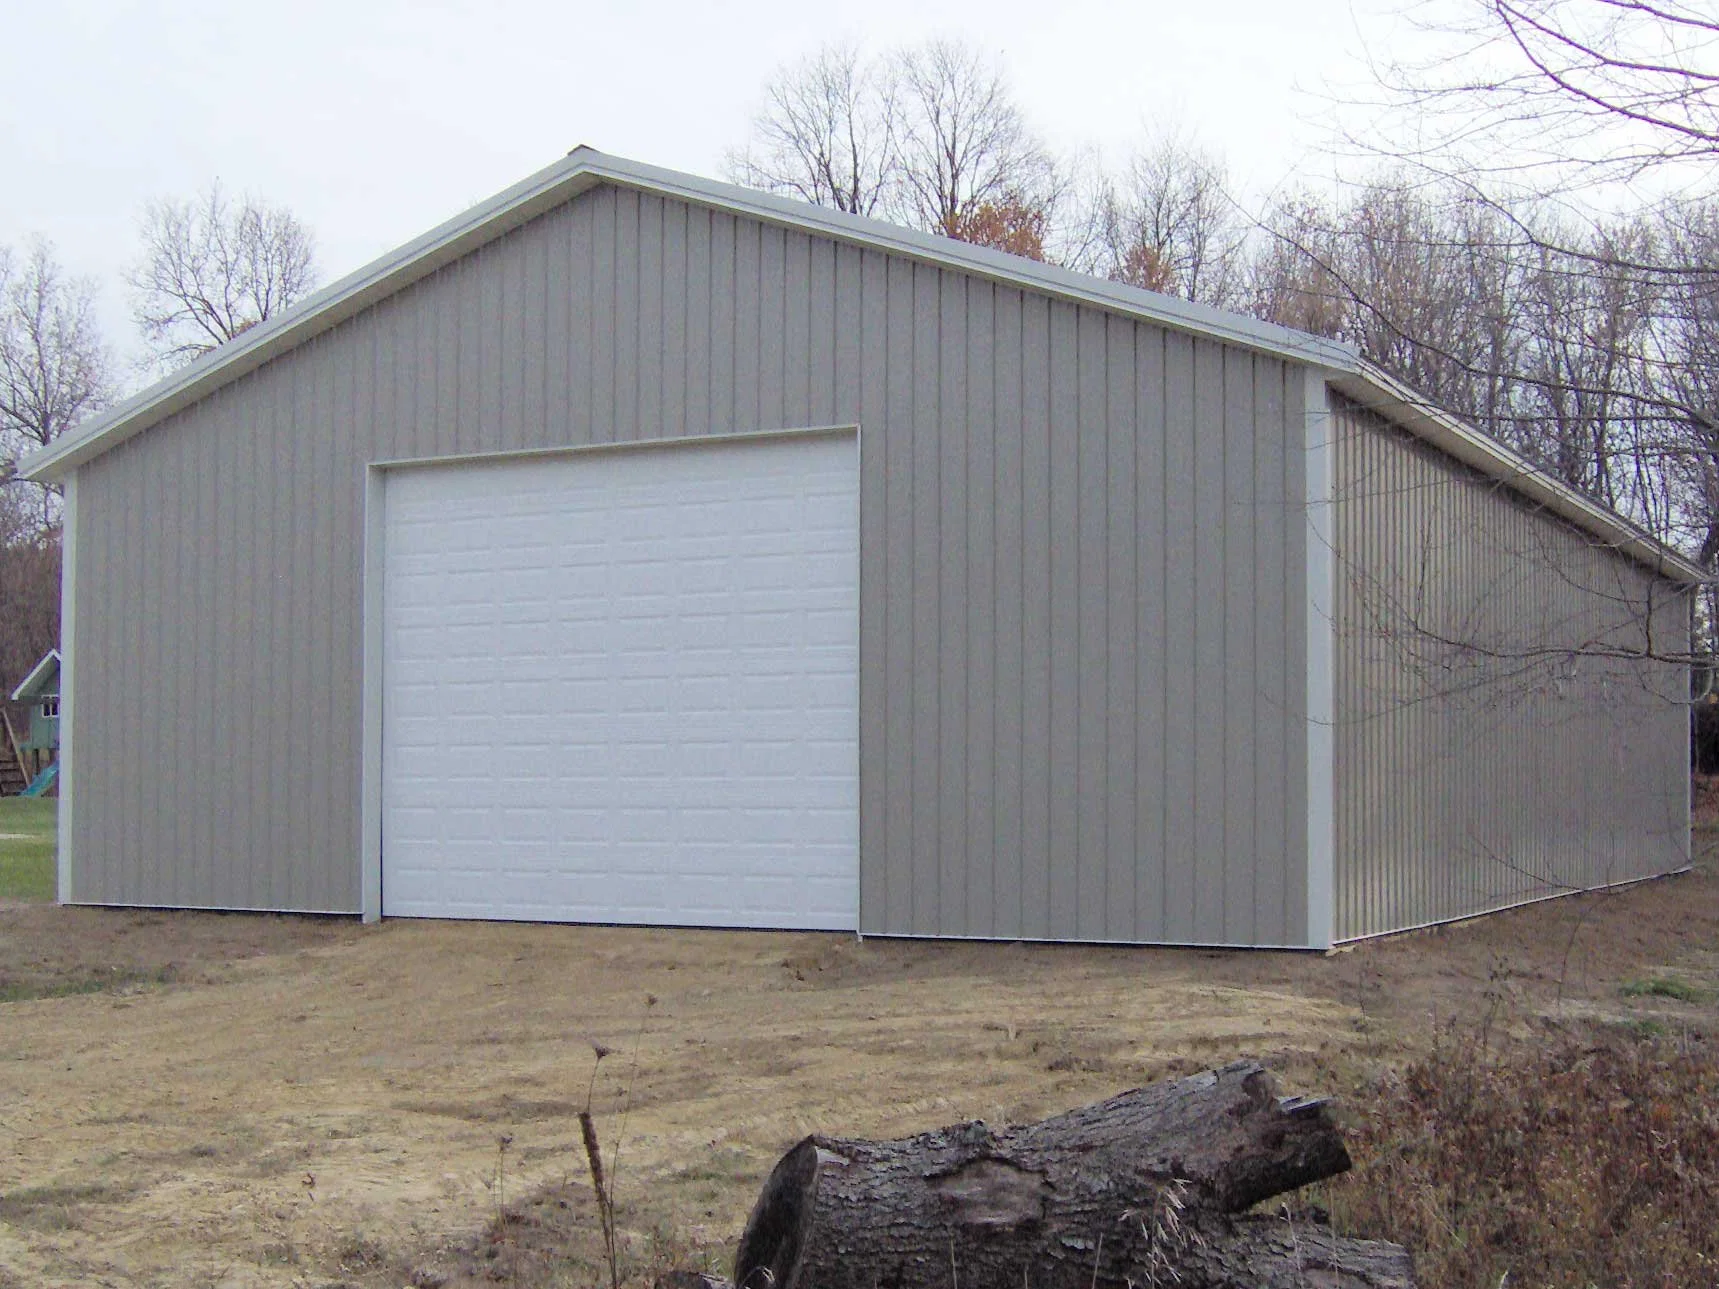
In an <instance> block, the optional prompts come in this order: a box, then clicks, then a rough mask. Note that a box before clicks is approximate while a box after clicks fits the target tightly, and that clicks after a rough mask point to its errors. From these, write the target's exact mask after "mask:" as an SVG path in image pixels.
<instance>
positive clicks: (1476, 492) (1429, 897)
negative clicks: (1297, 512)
mask: <svg viewBox="0 0 1719 1289" xmlns="http://www.w3.org/2000/svg"><path fill="white" fill-rule="evenodd" d="M1332 426H1333V434H1334V437H1335V440H1336V444H1335V446H1336V452H1335V457H1334V469H1333V507H1334V522H1333V541H1334V545H1335V547H1336V560H1337V571H1336V581H1337V641H1336V651H1337V652H1336V722H1337V725H1336V739H1335V749H1334V755H1335V772H1336V800H1337V836H1336V852H1337V853H1336V865H1337V871H1336V936H1337V938H1338V939H1353V938H1356V937H1358V936H1366V935H1375V934H1380V933H1383V932H1386V931H1392V930H1398V929H1402V928H1404V927H1411V926H1420V925H1424V924H1427V923H1430V922H1436V921H1442V920H1448V919H1451V918H1458V917H1465V916H1469V915H1472V914H1476V913H1483V912H1487V911H1490V910H1493V909H1497V908H1503V907H1508V906H1510V905H1513V904H1520V903H1524V902H1527V901H1530V900H1534V899H1541V898H1547V897H1549V896H1554V895H1558V894H1563V893H1566V892H1568V891H1571V890H1579V889H1588V888H1593V887H1599V886H1605V885H1610V884H1615V883H1618V882H1623V881H1630V880H1634V879H1637V878H1641V877H1648V876H1653V875H1656V874H1659V873H1664V872H1668V871H1671V870H1674V869H1676V868H1679V867H1681V866H1683V865H1684V864H1685V863H1687V862H1688V814H1687V801H1686V778H1687V766H1686V759H1687V755H1688V733H1687V721H1688V709H1687V703H1686V698H1687V694H1688V680H1687V668H1686V667H1683V666H1679V665H1676V664H1673V663H1669V662H1663V661H1650V662H1642V661H1638V660H1632V659H1626V658H1622V657H1617V658H1609V657H1604V656H1602V654H1603V653H1604V652H1605V651H1607V650H1608V649H1617V650H1623V651H1627V650H1629V649H1631V648H1639V647H1641V646H1642V644H1643V643H1644V639H1645V637H1644V629H1645V628H1646V626H1647V625H1648V624H1651V626H1652V628H1653V630H1654V632H1655V638H1656V639H1657V640H1659V641H1660V642H1662V643H1661V645H1660V648H1661V650H1662V651H1664V652H1668V653H1677V652H1681V651H1683V650H1685V649H1686V647H1687V643H1688V635H1687V631H1688V618H1687V612H1688V600H1687V598H1686V595H1685V593H1683V592H1681V591H1679V590H1678V589H1677V588H1675V587H1673V586H1672V585H1671V584H1670V583H1668V582H1666V581H1664V580H1663V579H1662V578H1660V577H1658V576H1657V575H1655V574H1653V573H1650V572H1649V571H1647V570H1646V569H1644V568H1642V567H1641V566H1640V565H1638V564H1636V563H1635V562H1633V561H1631V560H1629V559H1628V558H1626V557H1624V556H1622V555H1620V554H1618V553H1617V552H1615V551H1613V550H1611V549H1610V548H1608V547H1606V546H1604V545H1602V544H1600V543H1599V542H1598V541H1597V540H1596V539H1594V538H1591V537H1589V536H1587V535H1585V534H1582V533H1579V532H1578V531H1577V530H1575V529H1574V528H1572V527H1571V526H1570V525H1568V524H1567V523H1564V522H1563V521H1561V520H1558V519H1556V518H1553V517H1551V516H1548V515H1546V514H1544V513H1543V512H1540V511H1538V510H1536V509H1535V508H1534V507H1533V506H1532V505H1531V504H1529V503H1527V502H1525V501H1523V500H1522V499H1521V498H1519V497H1517V496H1516V495H1515V494H1514V493H1510V492H1507V491H1505V490H1504V489H1503V487H1502V485H1500V484H1498V483H1497V482H1496V481H1492V480H1488V479H1484V478H1482V477H1481V476H1479V475H1477V474H1476V473H1475V472H1474V471H1472V470H1470V469H1468V468H1467V467H1465V466H1462V465H1460V464H1459V463H1457V462H1454V461H1452V460H1451V459H1450V458H1448V457H1445V456H1443V455H1442V454H1440V453H1439V452H1437V451H1436V450H1435V449H1433V448H1431V447H1429V446H1427V445H1426V444H1423V443H1420V442H1418V441H1416V440H1413V439H1411V438H1410V437H1409V436H1408V435H1406V434H1405V433H1403V432H1402V431H1400V430H1397V429H1395V428H1394V427H1392V426H1390V425H1388V424H1387V423H1386V422H1384V421H1383V420H1381V419H1380V418H1379V417H1377V416H1376V415H1374V414H1372V413H1370V412H1367V411H1366V410H1364V409H1362V408H1360V407H1358V406H1356V405H1355V404H1353V403H1350V402H1348V401H1346V400H1342V399H1338V400H1336V402H1335V407H1334V415H1333V417H1332Z"/></svg>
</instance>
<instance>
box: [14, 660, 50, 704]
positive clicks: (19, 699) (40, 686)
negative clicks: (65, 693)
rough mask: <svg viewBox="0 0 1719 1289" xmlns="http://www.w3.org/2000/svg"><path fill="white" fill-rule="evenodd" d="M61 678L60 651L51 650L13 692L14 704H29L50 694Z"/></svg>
mask: <svg viewBox="0 0 1719 1289" xmlns="http://www.w3.org/2000/svg"><path fill="white" fill-rule="evenodd" d="M59 678H60V651H59V650H58V649H50V650H48V652H47V653H45V654H43V655H42V659H41V661H40V662H38V663H37V664H36V665H35V666H34V667H32V668H30V674H29V675H28V676H25V677H24V679H23V680H22V681H20V682H19V684H18V688H16V689H14V690H13V691H12V701H13V702H14V703H28V702H31V701H32V700H34V699H36V698H39V697H41V696H42V695H43V694H44V693H47V692H49V687H50V685H52V684H53V683H54V682H55V681H58V680H59Z"/></svg>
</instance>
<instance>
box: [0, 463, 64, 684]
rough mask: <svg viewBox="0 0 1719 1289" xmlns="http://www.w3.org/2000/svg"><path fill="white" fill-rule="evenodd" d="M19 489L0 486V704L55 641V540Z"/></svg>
mask: <svg viewBox="0 0 1719 1289" xmlns="http://www.w3.org/2000/svg"><path fill="white" fill-rule="evenodd" d="M21 488H22V486H21V485H19V484H17V483H13V484H11V485H8V486H6V487H0V702H5V700H6V698H7V696H8V695H9V694H10V693H11V691H12V689H13V688H14V687H15V686H16V685H17V684H18V682H19V681H21V680H23V679H24V677H25V676H27V675H28V674H29V672H30V668H31V667H33V666H35V664H36V662H37V660H38V659H40V658H41V656H42V655H43V654H45V653H47V651H48V650H50V649H52V648H53V647H54V646H55V645H57V644H58V643H59V640H60V536H59V533H58V532H57V531H54V530H52V529H46V530H45V529H44V528H43V527H42V517H41V513H40V509H39V506H38V504H37V502H36V499H35V498H33V497H30V496H28V495H27V494H26V493H25V492H24V491H22V490H21ZM11 711H12V715H13V716H14V717H22V716H25V715H26V713H25V712H24V711H23V710H22V709H21V708H16V707H14V708H12V709H11Z"/></svg>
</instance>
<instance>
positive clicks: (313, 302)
mask: <svg viewBox="0 0 1719 1289" xmlns="http://www.w3.org/2000/svg"><path fill="white" fill-rule="evenodd" d="M605 183H607V184H613V185H616V186H619V187H623V188H632V189H636V190H639V191H644V192H649V193H654V194H657V195H659V196H665V197H672V198H677V199H680V200H683V201H687V202H691V203H692V204H694V205H699V206H705V207H710V208H714V209H718V210H724V211H727V212H729V213H732V214H736V215H742V216H746V217H749V218H752V219H757V220H761V221H763V222H765V223H770V224H776V225H780V226H785V227H789V228H794V229H798V230H801V231H806V232H813V233H817V234H821V235H823V236H826V237H830V238H832V239H835V240H837V241H842V242H849V243H852V244H856V245H860V246H865V247H870V248H874V249H877V250H882V251H886V252H890V253H893V254H897V255H901V256H904V257H907V258H910V259H914V260H918V261H921V262H923V263H927V264H932V265H936V266H938V267H943V268H950V269H955V270H958V271H961V272H965V273H969V274H972V275H974V276H978V277H983V278H989V279H991V280H993V281H997V282H1001V283H1005V284H1007V285H1010V286H1015V287H1022V288H1026V289H1030V290H1034V291H1038V292H1041V293H1043V294H1047V295H1052V296H1056V297H1058V298H1061V299H1065V300H1069V301H1072V302H1075V303H1080V304H1088V305H1093V306H1095V307H1097V308H1101V309H1105V310H1108V311H1110V312H1114V313H1119V314H1124V315H1127V316H1130V317H1134V318H1138V319H1140V320H1142V321H1146V322H1151V323H1155V324H1157V325H1159V326H1164V327H1169V328H1172V329H1174V330H1177V331H1183V332H1191V333H1194V334H1196V335H1200V336H1205V337H1209V338H1211V339H1214V340H1221V341H1224V342H1226V343H1229V344H1233V345H1239V346H1242V347H1244V348H1248V349H1253V350H1256V351H1258V352H1262V353H1267V354H1272V355H1274V356H1277V357H1280V358H1286V359H1289V360H1292V361H1294V362H1298V363H1304V364H1307V365H1309V366H1313V367H1316V368H1320V369H1323V370H1324V371H1326V372H1327V374H1328V376H1329V378H1330V379H1331V381H1332V383H1333V384H1334V385H1335V386H1336V387H1337V388H1339V389H1341V390H1342V391H1343V392H1344V393H1346V394H1348V395H1349V396H1350V397H1351V398H1354V399H1356V400H1357V401H1359V402H1361V403H1363V404H1364V405H1366V406H1368V407H1372V408H1374V409H1376V410H1379V411H1380V412H1381V413H1382V414H1383V415H1385V416H1386V417H1387V419H1390V420H1392V421H1394V422H1397V423H1399V424H1401V425H1403V427H1404V428H1406V429H1408V430H1410V431H1411V432H1413V433H1415V434H1417V435H1419V436H1421V437H1423V438H1426V439H1428V440H1429V441H1431V442H1433V443H1435V444H1437V445H1438V446H1439V447H1440V448H1442V449H1443V450H1445V451H1447V452H1449V453H1451V455H1453V456H1456V457H1457V458H1458V459H1460V460H1463V461H1465V462H1467V463H1468V464H1470V465H1472V466H1474V467H1475V468H1477V469H1479V470H1481V471H1483V472H1484V473H1486V474H1488V475H1490V476H1492V477H1494V478H1497V479H1500V480H1501V481H1503V482H1505V483H1506V484H1508V485H1509V486H1511V487H1513V488H1515V489H1516V490H1518V491H1519V492H1521V493H1522V494H1523V495H1525V496H1527V497H1529V498H1530V499H1531V500H1534V501H1536V502H1537V503H1539V504H1542V505H1544V506H1546V507H1547V508H1548V509H1550V510H1552V511H1553V512H1555V513H1557V514H1559V515H1561V516H1562V517H1564V518H1565V519H1567V520H1569V521H1571V522H1572V523H1575V524H1577V525H1578V526H1580V527H1581V528H1583V529H1585V530H1587V531H1588V532H1590V533H1593V534H1594V535H1595V536H1597V537H1600V538H1601V539H1602V540H1604V541H1606V542H1608V543H1610V544H1613V545H1616V546H1617V547H1618V548H1619V549H1620V550H1623V551H1624V552H1625V553H1627V554H1629V555H1631V556H1632V557H1633V558H1636V559H1638V560H1640V561H1641V562H1643V563H1645V564H1647V565H1648V566H1649V567H1651V568H1653V569H1655V570H1656V571H1658V572H1660V573H1662V574H1664V575H1665V576H1667V577H1670V578H1673V579H1674V580H1677V581H1702V580H1705V576H1706V575H1705V574H1704V573H1703V571H1702V570H1701V569H1700V568H1699V567H1697V566H1696V565H1694V564H1692V563H1690V562H1689V561H1688V560H1686V559H1684V558H1683V557H1682V556H1681V555H1679V554H1677V552H1675V551H1673V550H1671V549H1670V548H1668V547H1666V546H1664V545H1662V544H1661V543H1659V542H1658V541H1656V540H1654V539H1653V538H1652V537H1650V536H1648V535H1647V534H1646V533H1644V532H1642V531H1641V530H1639V529H1637V528H1635V527H1634V526H1633V525H1632V524H1630V523H1629V522H1628V521H1627V520H1624V519H1622V518H1621V517H1619V516H1617V515H1615V514H1613V513H1612V512H1610V511H1608V510H1606V509H1604V508H1603V507H1601V506H1597V505H1595V504H1594V503H1593V502H1590V501H1588V500H1587V499H1586V498H1585V497H1583V496H1581V495H1580V494H1579V493H1577V492H1576V491H1575V490H1573V489H1571V488H1569V487H1568V486H1566V485H1564V484H1563V483H1561V482H1559V481H1558V480H1556V479H1553V478H1552V477H1551V476H1549V475H1547V474H1545V473H1544V472H1543V471H1541V470H1539V469H1538V468H1536V467H1535V466H1533V465H1531V464H1530V463H1529V462H1528V461H1527V460H1525V459H1524V458H1522V457H1519V456H1517V455H1516V454H1514V453H1512V452H1510V451H1508V450H1507V449H1505V448H1504V447H1502V446H1501V445H1499V444H1497V443H1495V442H1494V441H1493V440H1491V439H1490V438H1488V437H1486V436H1485V435H1483V434H1481V433H1480V432H1479V431H1478V430H1475V429H1473V428H1472V427H1469V426H1465V425H1463V424H1462V423H1461V422H1459V421H1457V420H1456V419H1455V418H1453V417H1450V416H1448V415H1446V414H1444V413H1442V412H1440V411H1439V410H1438V409H1436V408H1434V407H1432V406H1431V405H1430V404H1429V403H1427V402H1426V400H1425V399H1423V398H1420V397H1419V396H1418V395H1416V394H1415V393H1414V392H1413V391H1412V390H1410V389H1408V387H1406V386H1404V385H1402V384H1401V383H1400V382H1397V381H1395V380H1393V379H1392V378H1391V377H1389V376H1387V375H1386V374H1385V373H1384V372H1382V371H1380V370H1378V369H1377V368H1375V367H1373V366H1372V364H1370V363H1368V362H1366V361H1365V360H1363V359H1362V358H1361V357H1360V355H1359V354H1358V352H1357V351H1356V350H1355V349H1354V348H1353V347H1352V346H1350V345H1346V344H1342V343H1340V342H1338V341H1334V340H1328V339H1325V338H1324V337H1321V336H1315V335H1312V334H1310V333H1307V332H1303V331H1297V330H1295V329H1293V328H1291V327H1283V326H1279V325H1277V324H1275V323H1269V322H1261V321H1259V320H1258V319H1255V318H1250V317H1246V316H1244V315H1242V314H1238V313H1231V312H1229V311H1227V310H1223V309H1215V308H1212V307H1211V306H1209V305H1203V304H1194V303H1191V302H1189V301H1186V300H1182V299H1178V298H1176V297H1174V296H1168V295H1161V294H1159V293H1157V292H1155V291H1143V290H1140V289H1139V288H1137V287H1130V286H1124V285H1121V284H1119V283H1115V282H1107V281H1104V280H1102V279H1100V278H1094V277H1089V276H1087V275H1086V274H1083V273H1075V272H1073V271H1071V270H1069V269H1063V268H1058V267H1056V266H1054V265H1049V264H1041V263H1039V262H1037V261H1034V260H1027V259H1022V258H1021V257H1019V256H1015V255H1007V254H1004V253H1003V252H1001V251H994V250H991V249H989V248H988V247H983V246H974V245H971V244H969V243H966V242H958V241H955V240H953V239H952V238H947V237H939V236H936V235H934V234H931V233H921V232H917V231H915V230H913V229H908V228H901V227H898V226H896V225H894V224H886V223H883V222H881V221H879V220H874V219H865V218H862V217H860V216H858V215H849V214H846V213H845V212H842V211H837V210H829V209H826V208H824V207H821V206H812V205H808V204H806V203H804V202H798V201H789V200H786V199H784V198H781V197H776V196H773V195H771V194H769V193H763V192H757V191H754V190H753V189H750V188H740V187H736V186H734V185H732V184H725V183H717V182H715V181H713V180H708V179H700V178H697V177H695V176H692V175H686V174H681V173H679V172H677V171H673V170H664V169H661V168H659V167H657V166H648V165H644V164H643V163H641V162H637V161H629V160H626V159H625V158H622V157H613V156H608V155H606V154H604V153H601V152H598V151H597V150H595V149H594V148H589V147H578V148H575V149H573V151H572V152H570V153H568V154H567V156H566V157H564V158H562V159H561V160H559V161H557V162H555V163H554V164H553V165H549V166H546V167H544V168H543V169H542V170H539V171H538V172H537V173H536V174H534V175H531V176H530V177H529V178H526V179H523V180H521V181H520V182H519V183H517V184H515V185H513V186H512V187H511V188H508V189H506V190H504V191H503V192H500V193H498V194H496V196H494V197H492V198H490V199H489V200H488V201H486V202H482V203H480V204H479V205H476V206H474V207H472V208H471V209H470V210H468V211H466V212H465V213H463V214H461V215H457V216H455V217H454V218H453V219H450V220H449V221H447V222H446V223H445V224H442V225H440V226H439V227H437V228H434V229H431V230H430V231H429V232H427V233H425V234H424V235H423V236H421V237H418V238H416V239H414V240H413V241H410V242H407V243H406V244H405V245H404V246H401V247H399V248H398V249H396V250H393V251H390V252H389V253H388V254H386V255H384V256H382V257H381V258H380V259H377V260H375V261H373V262H372V263H370V264H367V265H365V266H364V267H363V268H361V269H359V270H358V271H357V272H356V273H352V274H349V275H348V276H347V277H344V278H342V279H340V281H338V282H335V283H333V284H332V285H330V286H327V287H325V288H323V289H322V290H321V291H318V292H316V293H315V294H314V295H311V296H308V297H307V298H305V299H304V300H301V301H300V302H299V303H298V304H296V305H294V306H293V307H292V308H291V309H288V310H287V311H286V312H284V313H282V314H279V315H278V316H276V317H274V318H270V319H269V320H268V321H267V322H263V323H260V324H258V325H257V326H255V327H252V328H251V329H250V330H249V331H246V332H245V333H244V334H243V335H241V336H238V337H237V338H235V339H233V340H230V341H228V342H227V343H226V344H224V345H222V346H221V347H220V348H219V349H216V350H215V351H213V352H212V353H209V354H206V355H204V356H203V357H202V358H200V359H198V360H197V361H196V362H194V363H192V364H190V365H189V366H187V367H185V368H183V369H181V370H179V371H177V372H174V373H173V374H172V375H170V376H168V377H166V378H165V379H164V380H161V381H159V382H157V383H156V384H154V385H152V386H150V387H149V388H148V389H146V390H144V391H142V392H141V393H139V394H137V395H135V396H133V397H132V398H129V399H127V400H126V401H125V402H123V403H120V404H118V405H117V406H115V407H113V408H111V409H109V410H108V411H107V412H104V413H103V414H101V415H100V416H96V417H92V418H91V419H90V420H88V421H85V422H84V423H83V424H81V425H79V426H77V427H76V428H74V429H72V430H70V431H68V432H67V433H66V434H64V435H62V436H61V437H60V438H59V439H57V440H55V442H54V443H53V444H52V445H50V446H49V447H47V448H44V449H41V450H39V451H37V452H34V453H32V454H30V455H29V456H28V457H26V458H24V459H23V460H22V461H21V462H19V467H18V473H19V474H20V475H21V476H22V477H24V478H26V479H31V480H35V481H37V482H44V481H51V480H54V479H59V478H63V477H65V476H66V475H67V474H69V473H71V472H72V471H73V470H75V469H76V468H77V467H78V466H80V465H82V464H83V463H84V462H86V461H90V460H92V459H94V458H95V457H97V456H100V455H101V454H102V453H104V452H106V451H108V450H109V449H110V448H113V447H116V446H118V445H119V444H120V443H123V442H125V440H127V439H129V438H131V437H132V436H133V435H136V434H140V433H142V432H143V431H144V430H146V429H148V428H149V427H150V426H152V425H155V424H157V423H158V422H160V421H163V420H165V419H166V418H167V417H169V416H172V415H173V414H174V413H175V412H178V411H180V410H182V409H184V408H186V407H189V406H190V405H191V404H193V403H195V402H198V401H199V400H201V399H203V398H205V397H207V396H208V395H210V394H212V393H214V392H215V391H216V390H217V389H220V388H221V387H222V386H224V385H228V384H230V383H232V382H233V381H235V380H237V379H239V378H240V377H241V376H243V375H245V374H246V373H247V372H251V371H254V370H256V369H257V368H258V367H261V366H262V365H263V364H264V363H266V362H269V361H270V360H271V359H273V358H275V357H278V356H279V355H281V354H283V353H285V352H287V351H288V350H290V349H293V348H295V347H297V346H298V345H301V344H303V343H304V342H306V341H307V340H310V339H311V338H312V337H314V336H317V335H319V334H321V333H322V332H325V331H328V330H330V329H332V328H333V327H335V326H337V325H339V324H340V323H341V322H344V321H345V320H346V319H348V318H350V317H353V316H354V315H356V314H358V313H360V312H362V311H363V310H364V309H366V308H368V307H369V306H370V305H372V304H375V303H376V302H377V301H379V300H382V299H384V298H386V297H387V296H390V295H394V294H395V293H397V292H399V291H401V290H403V289H404V288H405V287H407V286H409V285H411V284H412V283H413V282H416V281H418V280H419V279H421V278H424V277H428V276H429V275H430V274H432V273H434V272H435V271H436V270H437V269H439V268H441V267H443V266H444V265H446V264H449V263H452V262H453V261H454V260H456V259H459V258H461V257H462V256H464V255H467V254H469V253H471V252H472V251H474V250H476V249H477V248H479V247H480V246H483V245H484V244H486V243H488V242H492V241H495V240H496V239H498V238H500V237H502V236H504V235H505V234H507V233H508V232H511V231H512V230H513V229H515V228H518V227H519V226H520V225H522V224H525V223H527V222H528V221H530V220H532V219H534V218H536V217H537V216H538V215H541V214H543V213H545V212H546V211H549V210H551V209H553V208H555V207H557V206H560V205H563V204H565V203H567V202H569V201H571V200H572V199H573V198H575V197H577V196H578V195H579V194H581V193H583V192H587V191H589V190H590V189H592V188H594V187H597V186H598V185H599V184H605Z"/></svg>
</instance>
